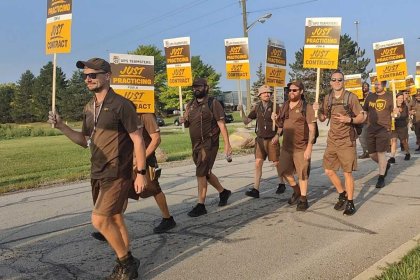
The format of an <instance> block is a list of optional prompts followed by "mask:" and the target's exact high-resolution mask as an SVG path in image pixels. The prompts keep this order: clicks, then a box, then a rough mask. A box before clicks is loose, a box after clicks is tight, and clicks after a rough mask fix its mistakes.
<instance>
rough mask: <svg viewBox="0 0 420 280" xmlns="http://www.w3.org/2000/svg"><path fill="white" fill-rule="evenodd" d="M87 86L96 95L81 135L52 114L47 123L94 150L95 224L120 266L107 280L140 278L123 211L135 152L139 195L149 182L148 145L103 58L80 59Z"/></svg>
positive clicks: (90, 104)
mask: <svg viewBox="0 0 420 280" xmlns="http://www.w3.org/2000/svg"><path fill="white" fill-rule="evenodd" d="M76 66H77V67H78V68H80V69H83V74H82V75H83V78H84V81H85V83H86V86H87V88H88V89H89V90H90V91H92V92H93V93H94V97H93V98H92V100H91V101H90V102H89V103H88V104H87V105H86V106H85V109H84V111H83V124H82V131H81V132H79V131H75V130H73V129H71V128H70V127H68V126H67V125H66V124H65V123H64V122H63V121H62V120H61V118H60V116H59V115H58V114H56V113H54V112H49V119H48V122H49V123H52V124H54V125H55V127H56V128H57V129H59V130H61V131H62V132H63V134H64V135H66V136H67V137H68V138H69V139H70V140H72V141H73V142H74V143H76V144H78V145H80V146H82V147H84V148H87V147H90V151H91V154H92V156H91V163H92V164H91V185H92V196H93V203H94V209H93V212H92V225H93V226H94V227H95V228H96V229H97V230H98V231H99V232H100V233H101V234H102V235H103V236H105V238H106V240H107V241H108V243H109V245H110V246H111V247H112V249H113V250H114V251H115V253H116V255H117V264H116V266H115V267H114V270H113V272H112V274H111V275H110V276H109V277H108V278H107V279H124V280H126V279H136V278H137V277H138V271H137V270H138V267H139V265H140V261H139V260H138V259H137V258H134V257H133V256H132V255H131V252H130V251H129V246H130V244H129V237H128V232H127V228H126V226H125V222H124V217H123V211H124V209H125V207H126V205H127V197H128V192H129V188H132V187H133V181H132V172H133V152H134V154H135V156H136V159H137V166H139V167H140V170H139V174H138V175H137V177H136V179H135V182H134V188H135V190H136V192H137V193H140V192H141V191H142V190H143V188H144V186H145V184H146V180H145V177H144V175H145V174H146V170H145V165H146V160H145V159H146V157H145V147H144V143H143V138H142V137H141V134H140V131H139V130H138V127H137V126H138V119H137V114H136V110H135V107H134V104H133V103H132V102H130V101H129V100H128V99H126V98H124V97H122V96H121V95H118V94H116V93H115V92H114V91H113V89H112V88H111V87H110V79H111V66H110V65H109V63H108V62H107V61H105V60H103V59H101V58H92V59H89V60H88V61H78V62H77V63H76Z"/></svg>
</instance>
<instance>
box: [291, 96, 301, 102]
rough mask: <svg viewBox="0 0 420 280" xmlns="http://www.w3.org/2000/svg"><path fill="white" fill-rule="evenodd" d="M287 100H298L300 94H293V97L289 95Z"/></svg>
mask: <svg viewBox="0 0 420 280" xmlns="http://www.w3.org/2000/svg"><path fill="white" fill-rule="evenodd" d="M289 100H290V101H292V102H296V101H299V100H300V95H293V97H292V96H290V95H289Z"/></svg>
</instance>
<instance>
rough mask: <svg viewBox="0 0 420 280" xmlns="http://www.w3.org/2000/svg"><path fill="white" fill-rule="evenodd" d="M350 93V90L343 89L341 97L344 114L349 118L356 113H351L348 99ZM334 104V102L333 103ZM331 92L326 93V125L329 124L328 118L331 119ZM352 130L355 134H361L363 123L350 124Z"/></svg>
mask: <svg viewBox="0 0 420 280" xmlns="http://www.w3.org/2000/svg"><path fill="white" fill-rule="evenodd" d="M350 94H351V92H349V91H344V97H343V107H344V110H346V114H347V115H349V116H350V117H351V118H354V117H356V115H355V114H354V113H353V111H352V110H351V109H350V106H349V100H350ZM334 105H335V104H334ZM332 106H333V104H332V93H330V94H329V95H328V107H327V108H328V109H327V110H328V112H327V118H328V122H327V125H329V123H330V120H331V110H332ZM352 126H353V128H354V130H355V131H356V133H357V135H360V134H362V129H363V124H352Z"/></svg>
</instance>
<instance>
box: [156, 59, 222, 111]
mask: <svg viewBox="0 0 420 280" xmlns="http://www.w3.org/2000/svg"><path fill="white" fill-rule="evenodd" d="M191 68H192V76H193V79H195V78H196V77H200V78H206V79H207V84H208V85H209V88H210V92H209V94H210V95H213V96H216V95H219V94H220V93H221V91H220V88H219V80H220V77H221V74H220V73H217V72H216V70H214V68H213V67H212V66H211V65H209V64H205V63H204V62H203V61H202V60H201V58H200V56H192V57H191ZM178 96H179V94H178V88H176V87H166V90H164V91H162V94H161V97H160V99H161V102H162V103H163V104H164V109H175V108H179V97H178ZM182 96H183V97H182V98H183V102H184V104H185V103H186V102H188V101H190V100H191V99H193V93H192V89H191V87H183V88H182Z"/></svg>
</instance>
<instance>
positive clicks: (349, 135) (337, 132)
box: [322, 91, 363, 147]
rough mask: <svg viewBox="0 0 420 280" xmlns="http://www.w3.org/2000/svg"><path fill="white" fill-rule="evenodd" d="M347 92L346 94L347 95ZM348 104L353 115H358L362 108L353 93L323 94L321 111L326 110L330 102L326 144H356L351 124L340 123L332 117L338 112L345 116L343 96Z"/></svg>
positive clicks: (346, 145)
mask: <svg viewBox="0 0 420 280" xmlns="http://www.w3.org/2000/svg"><path fill="white" fill-rule="evenodd" d="M347 94H348V95H347ZM347 96H348V102H347V104H348V106H349V109H350V110H351V111H352V112H353V114H354V115H355V116H357V115H359V114H360V113H361V112H362V111H363V110H362V106H360V103H359V100H358V99H357V96H356V95H355V94H354V93H351V92H349V91H345V92H343V93H342V94H341V96H340V97H338V98H336V97H335V96H334V93H330V95H327V96H325V98H324V103H323V106H322V109H323V112H324V113H325V114H326V113H327V112H328V105H329V102H331V116H330V129H329V131H328V138H327V144H328V145H334V146H336V147H338V146H344V147H351V146H354V145H356V143H355V139H356V135H355V134H356V132H355V130H354V128H353V126H352V125H351V124H348V123H342V122H340V121H338V120H336V119H335V118H334V116H336V115H338V114H342V115H345V116H347V115H348V114H347V111H346V109H345V108H344V98H346V99H347Z"/></svg>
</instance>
